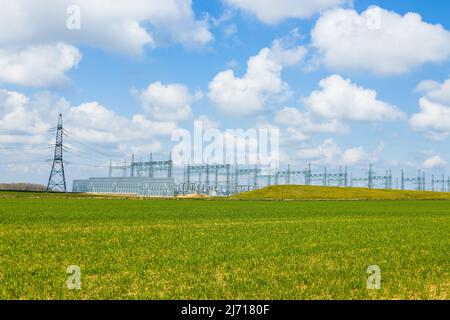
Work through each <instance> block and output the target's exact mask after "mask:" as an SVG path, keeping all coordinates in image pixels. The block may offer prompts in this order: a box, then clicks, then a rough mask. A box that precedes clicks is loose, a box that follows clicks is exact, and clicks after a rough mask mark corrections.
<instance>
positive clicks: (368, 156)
mask: <svg viewBox="0 0 450 320" xmlns="http://www.w3.org/2000/svg"><path fill="white" fill-rule="evenodd" d="M381 151H382V150H381V149H380V147H378V148H377V149H376V150H375V151H373V152H367V151H365V150H364V148H363V147H353V148H349V149H345V150H342V149H341V148H340V147H339V145H338V144H337V143H336V142H335V141H334V140H333V139H326V140H325V141H324V142H323V143H321V144H320V145H318V146H316V147H311V148H301V149H300V150H298V151H297V152H296V154H295V157H296V159H299V160H307V161H309V162H311V163H313V164H317V165H344V166H357V165H367V164H368V163H373V162H377V161H378V158H379V153H380V152H381Z"/></svg>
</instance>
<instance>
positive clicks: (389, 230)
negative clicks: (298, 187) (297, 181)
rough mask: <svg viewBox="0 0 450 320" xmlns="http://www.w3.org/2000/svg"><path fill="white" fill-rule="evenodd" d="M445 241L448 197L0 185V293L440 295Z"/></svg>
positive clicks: (449, 276)
mask: <svg viewBox="0 0 450 320" xmlns="http://www.w3.org/2000/svg"><path fill="white" fill-rule="evenodd" d="M449 248H450V201H304V202H301V201H286V202H271V201H230V200H227V201H221V200H133V199H95V198H94V199H93V198H83V197H73V198H71V197H68V198H65V197H56V196H55V197H39V196H34V195H33V194H16V193H11V194H2V196H0V256H1V259H0V298H1V299H122V298H124V299H448V298H449V292H450V286H449V284H450V273H449V270H450V269H449V262H450V255H449ZM69 265H77V266H79V267H80V270H81V290H69V289H68V288H67V285H66V280H67V279H68V277H69V275H68V274H66V269H67V267H68V266H69ZM370 265H377V266H379V267H380V269H381V279H382V280H381V288H380V289H379V290H376V289H371V290H369V289H367V285H366V280H367V274H366V270H367V268H368V266H370Z"/></svg>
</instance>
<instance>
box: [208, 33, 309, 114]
mask: <svg viewBox="0 0 450 320" xmlns="http://www.w3.org/2000/svg"><path fill="white" fill-rule="evenodd" d="M292 37H296V35H295V31H294V33H293V34H292V35H291V37H290V38H292ZM305 53H306V49H305V48H304V47H303V46H297V45H293V43H292V42H291V41H289V40H287V38H284V39H278V40H275V41H274V42H273V44H272V46H271V48H263V49H262V50H261V51H260V52H259V53H258V54H257V55H256V56H253V57H251V58H250V59H249V60H248V62H247V71H246V73H245V74H244V75H243V76H242V77H237V76H236V75H235V73H234V71H233V70H231V69H229V70H226V71H222V72H220V73H219V74H217V75H216V76H215V77H214V79H213V80H212V81H211V82H210V83H209V93H208V97H209V98H210V100H211V101H212V103H213V104H214V105H215V106H216V107H217V108H218V109H219V110H220V111H222V112H224V113H225V114H228V115H232V116H248V115H252V114H255V113H258V112H260V111H261V110H262V109H263V108H264V105H265V103H266V102H267V100H269V99H271V98H275V97H276V96H277V95H282V94H283V93H286V92H287V89H288V85H287V84H286V83H285V82H284V81H283V80H282V79H281V72H282V70H283V68H284V67H287V66H293V65H295V64H298V63H299V62H300V61H301V60H302V59H303V57H304V55H305Z"/></svg>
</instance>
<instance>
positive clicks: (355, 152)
mask: <svg viewBox="0 0 450 320" xmlns="http://www.w3.org/2000/svg"><path fill="white" fill-rule="evenodd" d="M367 159H368V155H367V153H366V152H365V151H364V148H362V147H357V148H351V149H348V150H345V151H344V153H343V154H342V163H343V164H344V165H348V166H352V165H355V164H359V163H361V162H363V161H367Z"/></svg>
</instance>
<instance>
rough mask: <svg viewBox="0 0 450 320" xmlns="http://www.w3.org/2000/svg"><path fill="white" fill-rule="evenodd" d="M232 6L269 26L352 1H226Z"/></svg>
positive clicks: (309, 15)
mask: <svg viewBox="0 0 450 320" xmlns="http://www.w3.org/2000/svg"><path fill="white" fill-rule="evenodd" d="M225 2H226V3H228V4H229V5H230V6H232V7H235V8H238V9H241V10H243V11H245V12H248V13H251V14H253V15H255V16H256V17H257V18H258V19H259V20H261V21H262V22H264V23H267V24H276V23H278V22H281V21H283V20H285V19H289V18H309V17H311V16H313V15H314V14H316V13H317V12H320V11H322V10H325V9H329V8H332V7H336V6H339V5H342V4H346V3H351V1H350V0H277V1H273V0H225Z"/></svg>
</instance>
